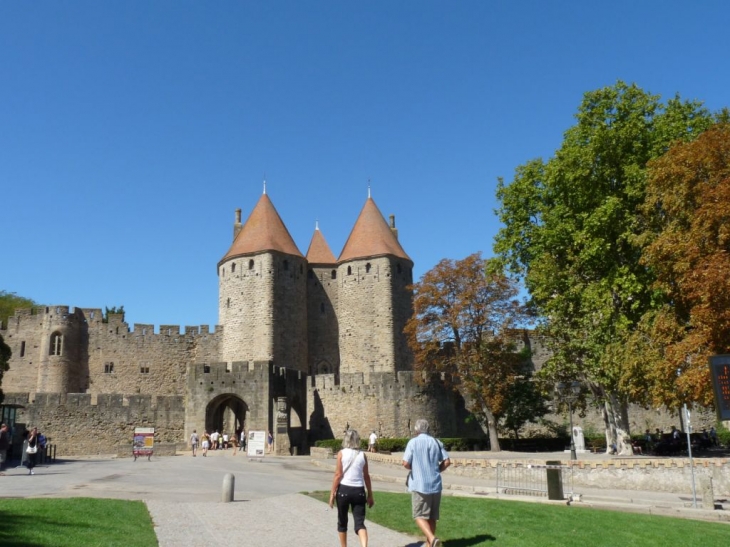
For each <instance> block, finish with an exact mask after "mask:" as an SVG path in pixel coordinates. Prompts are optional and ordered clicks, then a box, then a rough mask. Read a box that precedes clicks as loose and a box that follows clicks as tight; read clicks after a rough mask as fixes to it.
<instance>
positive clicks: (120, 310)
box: [102, 306, 124, 323]
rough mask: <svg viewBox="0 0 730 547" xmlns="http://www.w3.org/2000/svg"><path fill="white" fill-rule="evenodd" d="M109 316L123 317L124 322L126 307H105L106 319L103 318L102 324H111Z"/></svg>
mask: <svg viewBox="0 0 730 547" xmlns="http://www.w3.org/2000/svg"><path fill="white" fill-rule="evenodd" d="M109 315H121V316H122V321H123V320H124V306H119V307H117V306H112V307H111V308H110V307H109V306H104V317H103V318H102V323H108V322H109Z"/></svg>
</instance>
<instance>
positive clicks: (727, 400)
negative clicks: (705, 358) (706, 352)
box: [710, 355, 730, 420]
mask: <svg viewBox="0 0 730 547" xmlns="http://www.w3.org/2000/svg"><path fill="white" fill-rule="evenodd" d="M710 376H711V377H712V387H713V388H714V390H715V408H716V409H717V419H718V420H730V355H713V356H712V357H710Z"/></svg>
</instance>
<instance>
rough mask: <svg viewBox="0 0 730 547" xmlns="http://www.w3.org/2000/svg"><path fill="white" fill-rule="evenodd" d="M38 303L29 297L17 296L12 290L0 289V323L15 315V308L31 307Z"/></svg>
mask: <svg viewBox="0 0 730 547" xmlns="http://www.w3.org/2000/svg"><path fill="white" fill-rule="evenodd" d="M37 305H38V304H37V303H36V302H35V301H33V300H31V299H30V298H25V297H23V296H18V295H17V294H15V293H14V292H7V291H0V324H5V323H6V322H7V320H8V317H12V316H13V315H15V310H19V309H26V308H33V307H35V306H37Z"/></svg>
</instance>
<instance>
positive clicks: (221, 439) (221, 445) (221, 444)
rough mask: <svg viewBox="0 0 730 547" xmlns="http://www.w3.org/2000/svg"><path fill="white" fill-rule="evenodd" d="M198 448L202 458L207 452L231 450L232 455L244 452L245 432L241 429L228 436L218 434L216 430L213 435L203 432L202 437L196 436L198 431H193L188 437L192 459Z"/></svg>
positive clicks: (226, 434)
mask: <svg viewBox="0 0 730 547" xmlns="http://www.w3.org/2000/svg"><path fill="white" fill-rule="evenodd" d="M198 447H200V448H201V449H202V450H203V457H206V456H207V455H208V450H228V449H229V448H232V449H233V455H234V456H235V455H236V454H237V453H238V449H239V447H240V449H241V451H245V450H246V432H245V431H244V430H242V429H240V430H238V431H236V432H235V433H233V434H231V435H229V434H228V433H220V432H219V431H218V430H217V429H216V430H214V431H213V433H208V431H203V434H202V435H198V430H197V429H194V430H193V433H192V434H191V435H190V448H191V449H192V451H193V457H195V456H197V455H198Z"/></svg>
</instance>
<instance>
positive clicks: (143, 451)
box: [132, 427, 155, 459]
mask: <svg viewBox="0 0 730 547" xmlns="http://www.w3.org/2000/svg"><path fill="white" fill-rule="evenodd" d="M154 444H155V428H154V427H135V428H134V441H133V442H132V454H133V455H134V457H135V459H136V458H137V456H148V457H149V456H151V455H152V451H153V449H154Z"/></svg>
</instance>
